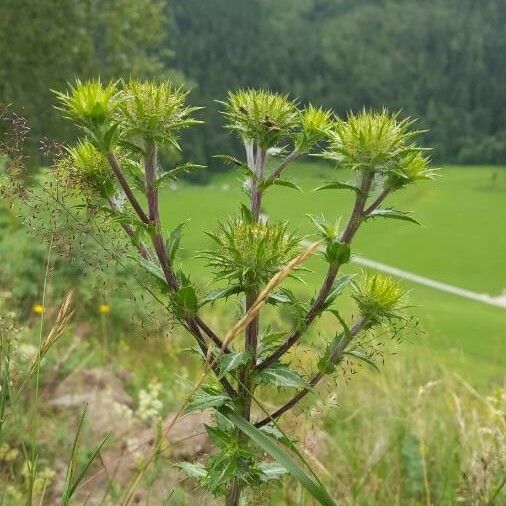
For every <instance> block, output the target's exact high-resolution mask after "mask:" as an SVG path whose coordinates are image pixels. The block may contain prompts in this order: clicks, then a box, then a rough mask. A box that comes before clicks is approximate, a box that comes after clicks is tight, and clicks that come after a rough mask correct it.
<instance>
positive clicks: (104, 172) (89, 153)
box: [60, 141, 116, 198]
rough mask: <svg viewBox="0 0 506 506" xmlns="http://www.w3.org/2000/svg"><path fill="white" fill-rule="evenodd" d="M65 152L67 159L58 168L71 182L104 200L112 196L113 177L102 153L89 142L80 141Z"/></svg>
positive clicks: (113, 189) (113, 190)
mask: <svg viewBox="0 0 506 506" xmlns="http://www.w3.org/2000/svg"><path fill="white" fill-rule="evenodd" d="M67 151H68V157H66V158H64V159H63V160H62V162H61V165H60V168H63V169H64V170H65V172H66V176H67V177H68V178H69V180H70V181H71V182H73V183H75V184H76V186H78V187H79V188H80V189H81V190H82V191H84V192H85V193H88V192H90V191H91V192H92V193H98V194H99V195H101V196H102V197H105V198H108V197H112V196H113V195H114V193H115V191H116V185H115V179H114V175H113V173H112V171H111V169H110V168H109V165H108V163H107V160H106V158H105V156H104V155H103V153H101V152H100V151H99V150H98V149H97V148H96V147H95V146H94V145H93V144H92V143H91V142H89V141H80V142H78V143H77V144H76V145H75V146H73V147H70V148H67Z"/></svg>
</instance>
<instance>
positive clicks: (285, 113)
mask: <svg viewBox="0 0 506 506" xmlns="http://www.w3.org/2000/svg"><path fill="white" fill-rule="evenodd" d="M223 105H224V107H225V110H224V112H223V114H224V116H225V118H226V120H227V124H228V128H229V129H230V130H232V131H234V132H235V133H236V134H237V135H238V136H239V138H240V139H241V140H243V141H244V142H245V143H253V142H254V143H256V144H258V146H260V147H261V148H262V149H265V150H267V149H269V148H273V147H275V146H277V145H278V144H279V143H280V142H281V141H282V140H284V139H286V138H287V137H288V136H289V135H290V134H291V132H292V130H293V129H294V128H295V126H296V124H297V119H298V117H297V116H298V115H297V107H296V104H295V103H294V102H292V101H291V100H289V99H288V97H287V96H286V95H280V94H278V93H272V92H269V91H267V90H251V89H250V90H239V91H236V92H229V94H228V100H227V101H226V102H224V104H223Z"/></svg>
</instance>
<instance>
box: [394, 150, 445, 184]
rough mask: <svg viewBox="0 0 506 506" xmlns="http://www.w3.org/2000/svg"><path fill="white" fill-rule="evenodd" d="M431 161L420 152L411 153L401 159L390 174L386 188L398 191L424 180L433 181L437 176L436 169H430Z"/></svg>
mask: <svg viewBox="0 0 506 506" xmlns="http://www.w3.org/2000/svg"><path fill="white" fill-rule="evenodd" d="M429 163H430V160H429V158H428V157H426V156H424V155H423V154H422V153H420V152H414V153H410V154H408V155H406V156H403V157H401V158H400V159H399V161H398V163H397V166H395V167H394V168H393V169H392V170H391V171H390V172H389V174H388V176H387V180H386V182H385V186H386V187H387V188H391V189H392V190H397V189H399V188H402V187H404V186H406V185H407V184H410V183H416V182H417V181H421V180H424V179H433V178H434V176H435V175H436V171H435V170H434V169H431V168H429Z"/></svg>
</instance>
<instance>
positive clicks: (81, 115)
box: [55, 79, 120, 126]
mask: <svg viewBox="0 0 506 506" xmlns="http://www.w3.org/2000/svg"><path fill="white" fill-rule="evenodd" d="M55 94H56V96H57V98H58V100H59V102H60V104H61V106H60V107H59V109H60V110H62V111H63V112H64V113H65V114H66V115H67V116H68V117H69V118H70V119H73V120H76V121H78V122H79V123H84V124H85V125H92V126H98V125H101V124H103V123H104V122H105V121H106V120H107V119H110V118H111V117H112V114H113V112H114V111H115V110H116V109H117V107H118V105H119V101H120V99H119V93H118V88H117V84H116V83H109V84H107V85H103V84H102V82H101V81H100V79H90V80H88V81H84V82H82V81H80V80H79V79H76V82H75V84H74V85H73V86H69V90H68V91H67V92H66V93H61V92H55Z"/></svg>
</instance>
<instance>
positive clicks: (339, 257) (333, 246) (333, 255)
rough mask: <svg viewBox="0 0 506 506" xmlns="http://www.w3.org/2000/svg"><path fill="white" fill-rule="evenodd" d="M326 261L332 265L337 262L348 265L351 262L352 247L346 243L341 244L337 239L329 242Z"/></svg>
mask: <svg viewBox="0 0 506 506" xmlns="http://www.w3.org/2000/svg"><path fill="white" fill-rule="evenodd" d="M325 259H326V260H327V262H329V263H330V264H332V263H336V262H337V263H339V264H341V265H342V264H346V263H348V262H349V261H350V245H349V244H346V243H344V242H339V241H338V240H337V239H335V238H334V239H331V240H329V241H327V248H326V249H325Z"/></svg>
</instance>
